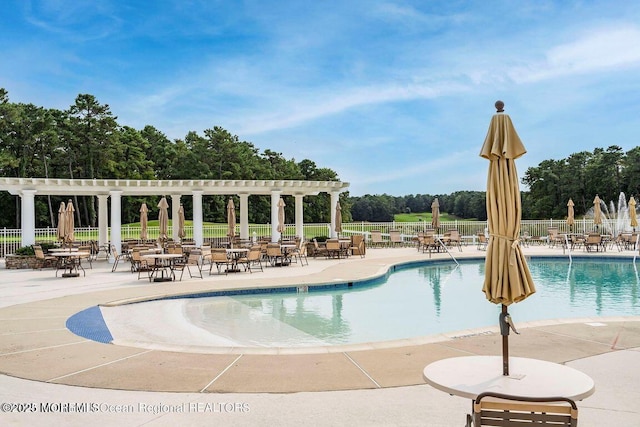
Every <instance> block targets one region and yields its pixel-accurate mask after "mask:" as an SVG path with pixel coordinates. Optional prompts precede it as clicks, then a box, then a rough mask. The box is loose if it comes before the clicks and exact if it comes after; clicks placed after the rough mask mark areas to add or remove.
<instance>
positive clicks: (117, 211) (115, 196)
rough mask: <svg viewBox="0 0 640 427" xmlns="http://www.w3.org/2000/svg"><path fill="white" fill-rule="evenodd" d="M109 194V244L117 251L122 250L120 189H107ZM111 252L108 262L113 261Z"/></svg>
mask: <svg viewBox="0 0 640 427" xmlns="http://www.w3.org/2000/svg"><path fill="white" fill-rule="evenodd" d="M109 195H110V196H111V244H112V245H113V246H115V247H116V250H117V251H118V253H121V252H122V200H121V198H122V191H120V190H112V191H109ZM113 261H114V258H113V254H111V255H110V256H109V262H113Z"/></svg>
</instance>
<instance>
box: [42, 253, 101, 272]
mask: <svg viewBox="0 0 640 427" xmlns="http://www.w3.org/2000/svg"><path fill="white" fill-rule="evenodd" d="M49 255H52V256H54V257H57V258H58V266H57V268H56V277H58V270H64V273H62V277H78V276H80V273H79V272H78V269H80V270H82V273H83V274H84V275H85V276H86V275H87V272H86V271H85V270H84V268H83V267H82V263H81V257H88V256H90V255H91V254H90V253H89V252H80V251H68V250H67V251H57V252H51V253H49Z"/></svg>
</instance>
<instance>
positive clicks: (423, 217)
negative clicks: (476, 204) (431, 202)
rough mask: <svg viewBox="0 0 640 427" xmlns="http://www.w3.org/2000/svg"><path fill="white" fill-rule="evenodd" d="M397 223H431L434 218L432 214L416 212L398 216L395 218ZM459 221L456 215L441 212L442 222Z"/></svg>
mask: <svg viewBox="0 0 640 427" xmlns="http://www.w3.org/2000/svg"><path fill="white" fill-rule="evenodd" d="M393 219H394V221H396V222H418V221H426V222H431V219H432V216H431V212H414V213H403V214H396V215H394V217H393ZM456 219H458V220H459V218H458V217H456V216H454V215H449V214H448V213H446V212H440V221H455V220H456Z"/></svg>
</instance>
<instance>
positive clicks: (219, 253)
mask: <svg viewBox="0 0 640 427" xmlns="http://www.w3.org/2000/svg"><path fill="white" fill-rule="evenodd" d="M214 265H215V266H216V270H218V274H222V270H221V268H222V266H225V269H224V274H225V275H226V274H227V273H228V271H227V270H228V269H229V267H231V265H232V263H231V260H230V259H229V257H228V256H227V250H226V249H225V248H212V249H211V263H210V265H209V275H211V272H212V271H213V266H214Z"/></svg>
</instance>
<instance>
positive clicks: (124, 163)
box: [0, 88, 350, 228]
mask: <svg viewBox="0 0 640 427" xmlns="http://www.w3.org/2000/svg"><path fill="white" fill-rule="evenodd" d="M0 176H3V177H44V178H69V179H82V178H85V179H93V178H97V179H149V180H178V179H205V180H225V179H239V180H271V179H275V180H307V181H338V180H339V179H338V175H337V173H336V172H335V171H333V170H331V169H329V168H323V167H318V166H317V165H316V164H315V163H314V162H313V161H311V160H309V159H304V160H301V161H296V160H295V159H287V158H285V157H284V156H283V155H282V153H278V152H275V151H272V150H269V149H266V150H264V151H263V152H259V150H258V148H256V147H255V146H254V145H253V144H252V143H250V142H247V141H241V140H240V139H239V138H238V137H237V136H235V135H232V134H231V133H230V132H228V131H227V130H225V129H223V128H221V127H217V126H215V127H213V128H211V129H206V130H205V131H204V132H203V134H198V133H197V132H194V131H191V132H188V133H187V135H186V136H185V137H184V138H183V139H175V140H173V141H172V140H170V139H169V138H168V137H167V136H166V135H165V134H163V133H162V132H161V131H160V130H158V129H156V128H154V127H153V126H145V127H144V129H141V130H138V129H134V128H132V127H129V126H122V125H120V124H118V122H117V117H116V116H114V115H113V113H112V112H111V110H110V108H109V105H107V104H101V103H100V102H98V100H97V99H96V98H95V97H94V96H93V95H89V94H80V95H78V96H77V97H76V99H75V102H74V103H73V104H72V105H71V106H70V107H69V108H68V109H66V110H59V109H48V108H43V107H38V106H36V105H33V104H24V103H12V102H10V101H9V96H8V92H7V91H6V90H5V89H3V88H0ZM228 197H229V196H208V197H206V198H204V199H203V206H202V209H203V218H204V220H205V221H211V222H224V221H226V204H227V198H228ZM284 198H285V203H286V204H287V207H286V215H287V217H289V218H293V217H294V207H295V206H294V205H295V204H294V201H293V198H291V200H287V199H288V196H284ZM65 199H66V198H64V197H60V196H47V197H36V200H35V203H36V206H35V210H36V226H37V227H46V226H53V225H55V224H56V222H57V210H58V206H59V204H60V202H61V201H65V202H66V200H65ZM158 199H159V197H158V196H147V197H133V196H126V197H123V200H122V221H123V223H130V222H137V221H138V220H139V215H140V213H139V209H140V205H141V203H143V202H145V203H147V205H149V206H155V205H157V203H158ZM72 200H73V202H74V206H75V207H76V225H77V226H95V225H96V223H97V200H96V198H95V197H91V196H73V197H72ZM340 201H341V205H342V206H343V207H344V208H345V214H346V215H345V220H347V219H350V217H349V200H348V194H343V195H341V200H340ZM182 202H183V205H184V208H185V212H186V214H187V217H189V215H190V214H191V212H192V200H191V198H190V197H184V198H183V199H182ZM235 202H236V205H237V203H238V200H236V201H235ZM249 205H250V206H251V209H249V221H250V222H255V223H268V222H269V221H270V220H271V213H270V209H271V201H270V199H269V198H268V197H260V196H250V197H249ZM330 215H331V214H330V196H329V195H328V194H320V195H319V196H317V197H307V198H306V199H305V206H304V217H305V220H306V221H307V222H328V221H329V220H330ZM19 224H20V199H19V197H17V196H12V195H10V194H8V193H7V192H0V226H1V227H9V228H13V227H18V226H19Z"/></svg>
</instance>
